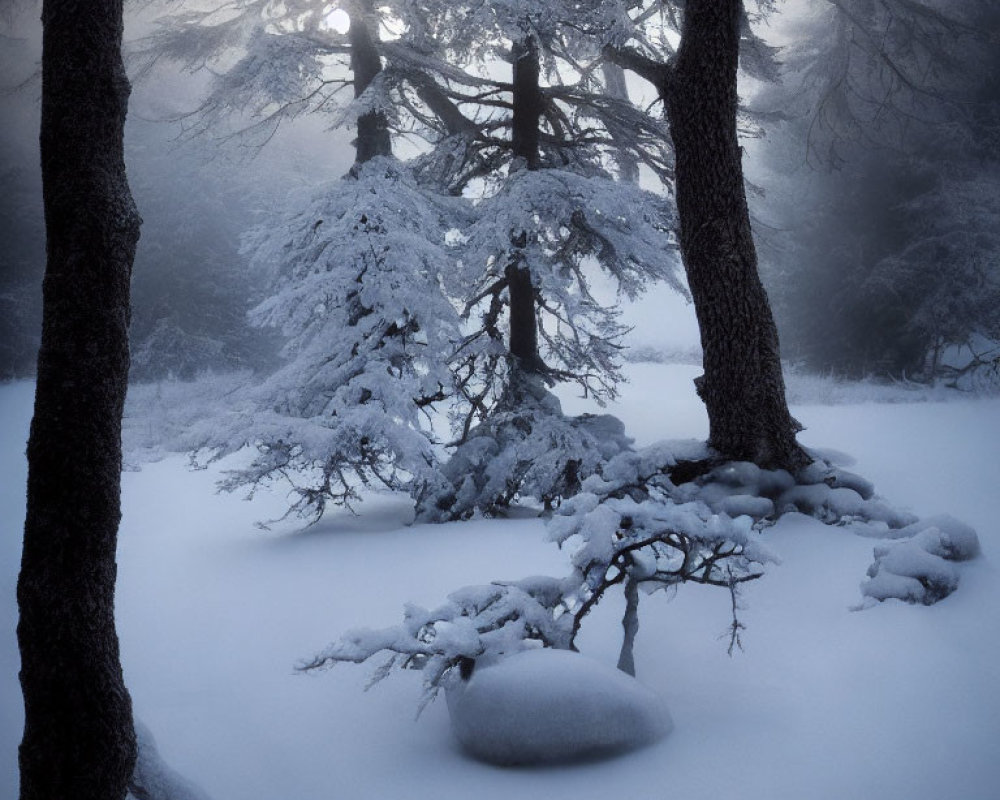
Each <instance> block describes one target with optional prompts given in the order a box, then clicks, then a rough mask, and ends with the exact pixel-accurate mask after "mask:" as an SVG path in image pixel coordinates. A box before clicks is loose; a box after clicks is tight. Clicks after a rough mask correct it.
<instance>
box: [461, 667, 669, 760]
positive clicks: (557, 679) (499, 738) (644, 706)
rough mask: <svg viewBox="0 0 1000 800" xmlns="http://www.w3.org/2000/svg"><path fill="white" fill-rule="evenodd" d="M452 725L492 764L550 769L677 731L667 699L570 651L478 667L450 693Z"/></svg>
mask: <svg viewBox="0 0 1000 800" xmlns="http://www.w3.org/2000/svg"><path fill="white" fill-rule="evenodd" d="M447 699H448V712H449V714H450V716H451V726H452V730H453V731H454V733H455V736H456V737H457V738H458V741H459V742H460V743H461V744H462V746H463V747H464V748H465V750H466V751H468V752H469V753H470V754H471V755H473V756H474V757H476V758H478V759H481V760H483V761H486V762H489V763H491V764H499V765H513V764H547V763H558V762H565V761H574V760H579V759H587V758H600V757H605V756H610V755H615V754H618V753H622V752H625V751H627V750H632V749H635V748H638V747H642V746H644V745H647V744H651V743H652V742H655V741H657V740H658V739H660V738H662V737H663V736H665V735H666V734H667V733H669V732H670V730H671V728H672V727H673V722H672V720H671V718H670V713H669V711H668V710H667V708H666V705H665V704H664V702H663V700H662V699H661V698H660V697H659V696H658V695H656V694H655V693H653V692H652V691H651V690H650V689H647V688H646V687H645V686H643V685H642V684H641V683H639V682H638V681H636V680H635V679H634V678H632V677H630V676H628V675H626V674H625V673H624V672H621V671H619V670H617V669H614V668H613V667H610V666H608V665H606V664H602V663H600V662H597V661H594V660H592V659H590V658H587V657H585V656H581V655H580V654H579V653H574V652H571V651H568V650H554V649H549V648H546V649H536V650H526V651H523V652H520V653H516V654H515V655H512V656H508V657H505V658H501V659H500V660H499V661H497V662H496V663H494V664H491V665H488V666H478V667H477V668H476V669H475V671H474V672H473V673H472V676H471V677H470V678H469V679H468V680H462V681H456V682H455V683H454V684H453V685H451V686H450V687H449V688H448V690H447Z"/></svg>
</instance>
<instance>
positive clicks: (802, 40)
mask: <svg viewBox="0 0 1000 800" xmlns="http://www.w3.org/2000/svg"><path fill="white" fill-rule="evenodd" d="M28 5H29V6H30V4H28ZM969 8H973V9H974V8H975V4H969ZM156 9H157V6H156V4H143V5H142V6H140V7H138V10H137V11H135V12H134V13H131V14H130V15H129V17H128V24H127V29H126V40H127V41H130V42H135V41H137V40H139V39H140V38H141V37H142V36H145V35H148V34H150V33H152V32H154V31H155V30H156V27H155V24H154V22H155V13H156ZM828 11H829V5H828V4H827V3H825V2H822V0H816V1H815V2H802V3H796V4H789V5H787V6H785V7H784V8H783V9H782V12H781V13H779V14H777V15H775V16H774V17H772V18H771V19H770V21H769V23H768V24H767V25H766V26H764V27H763V28H762V30H763V33H764V35H765V37H766V38H767V39H768V40H769V41H771V42H772V43H774V44H776V45H780V46H781V47H782V48H783V50H782V51H781V53H780V56H779V57H780V58H781V59H782V61H783V62H784V64H785V77H784V80H783V82H782V83H781V84H778V85H768V84H765V83H761V82H760V81H757V80H751V79H747V80H745V81H744V83H743V85H742V86H743V89H742V91H743V94H744V100H745V101H746V102H747V105H748V108H749V109H751V110H756V111H758V112H761V113H762V115H763V116H761V117H760V118H759V119H760V120H763V121H762V122H759V121H758V122H754V125H760V126H762V127H761V129H760V132H761V133H763V134H764V136H763V138H759V139H754V138H748V139H746V140H745V145H746V150H745V152H746V164H745V166H746V169H747V174H748V176H749V177H750V179H751V182H752V184H753V190H752V191H751V193H750V202H751V206H752V212H753V215H754V218H755V223H756V226H757V228H756V233H757V236H758V245H759V256H760V261H761V272H762V275H763V277H764V280H765V283H766V284H767V285H768V289H769V292H770V294H771V297H772V303H773V305H774V308H775V313H776V316H777V321H778V324H779V328H780V333H781V336H782V341H783V348H784V354H785V356H786V357H787V358H789V359H790V360H791V361H793V362H794V363H796V364H799V365H801V366H804V367H806V368H810V369H815V370H819V371H831V370H832V371H834V372H837V373H843V374H848V375H852V376H855V377H860V376H867V375H873V376H884V377H897V378H898V377H900V376H902V375H904V374H905V375H907V376H909V377H913V376H919V375H923V376H924V377H926V378H928V379H929V378H931V377H933V375H932V374H931V373H932V372H934V371H935V370H937V369H938V368H939V367H940V365H941V364H942V363H944V362H946V361H947V359H948V358H949V356H948V353H952V354H954V353H956V352H958V350H959V349H961V347H962V346H963V345H968V343H969V342H973V341H975V342H979V343H980V345H977V346H976V347H977V348H978V349H977V350H976V352H979V353H985V354H987V360H988V358H989V353H991V352H993V351H992V350H991V348H992V347H993V343H994V342H995V340H996V339H997V338H998V337H1000V312H997V311H996V310H995V309H996V308H998V307H1000V302H997V300H998V299H1000V278H998V275H997V273H998V271H1000V270H998V267H997V256H996V253H997V250H998V249H1000V245H998V241H997V234H996V233H995V231H996V230H997V228H998V227H1000V226H998V221H1000V209H998V207H997V203H996V202H995V201H994V199H993V198H994V197H995V196H996V195H997V194H998V191H997V187H998V186H1000V157H998V155H997V153H998V152H1000V147H998V145H997V142H998V138H997V130H998V129H1000V124H998V119H1000V114H998V112H997V108H998V106H1000V83H998V80H997V78H996V75H997V74H998V72H1000V69H998V66H1000V65H998V63H997V60H996V54H995V52H994V51H991V50H990V49H989V48H988V47H986V48H984V47H983V45H982V44H981V43H980V40H978V39H974V38H971V39H970V40H969V44H968V47H967V48H965V52H963V54H962V58H959V59H957V60H956V61H955V63H954V64H952V65H951V67H952V72H950V73H948V75H946V76H945V78H943V79H941V80H939V81H937V83H935V84H934V86H933V87H931V88H933V93H931V92H929V93H928V94H927V96H926V97H924V98H922V99H921V101H920V103H919V106H915V105H913V104H914V103H915V102H916V101H914V100H913V99H912V98H908V97H906V96H905V95H904V93H902V92H896V93H895V94H893V95H892V97H891V102H890V101H889V100H887V101H886V104H885V105H886V107H887V108H888V107H890V106H891V107H892V109H894V110H893V113H895V114H897V116H900V117H902V116H907V115H910V114H911V112H913V115H912V116H913V119H912V120H910V121H909V122H908V123H907V126H906V133H905V136H903V135H902V134H901V133H900V129H899V126H898V124H897V122H898V120H895V121H894V120H889V121H886V118H887V117H889V116H891V115H890V112H889V111H886V110H885V109H879V110H878V112H877V114H873V112H872V109H871V108H870V107H869V106H870V103H867V101H866V100H864V99H863V91H862V89H861V88H858V87H855V93H854V95H853V96H845V99H844V101H843V102H844V104H845V105H844V108H845V109H847V111H845V112H844V113H848V112H849V114H851V115H854V117H855V118H852V119H850V120H846V119H839V120H837V121H836V122H832V121H831V118H830V117H829V113H830V112H829V109H824V108H823V107H822V104H819V105H817V101H816V97H817V95H822V92H823V91H828V90H829V87H830V80H831V79H830V78H829V75H827V74H826V73H825V72H824V70H826V71H827V72H829V70H831V69H832V67H831V66H830V64H839V63H840V61H838V60H837V59H838V56H837V55H836V52H835V51H836V47H837V44H836V36H834V35H830V36H825V37H824V34H823V32H824V31H827V30H828V29H829V30H832V29H830V28H829V18H828V16H826V14H827V12H828ZM977 13H978V17H976V18H977V19H979V20H981V21H982V25H983V26H984V27H985V29H987V30H989V28H990V27H991V26H992V28H993V29H994V30H995V29H996V22H997V17H996V12H995V11H993V12H990V11H989V10H984V11H982V12H977ZM817 39H818V40H819V41H821V42H824V44H823V45H822V46H819V47H818V49H819V51H821V52H820V54H819V56H816V51H817V47H812V48H810V45H809V42H815V41H817ZM823 47H826V48H827V50H828V51H829V52H828V53H826V55H824V53H823V52H822V51H823ZM39 55H40V24H39V22H38V19H37V14H34V13H31V12H30V10H25V11H24V12H23V13H22V14H20V15H17V16H15V17H13V19H12V21H10V22H9V24H8V26H7V28H6V33H4V35H3V36H2V38H0V74H2V75H3V76H4V77H3V79H2V89H3V91H2V92H0V117H2V120H3V125H2V130H0V175H2V176H3V183H4V191H3V194H2V197H0V232H2V234H3V237H4V241H5V243H6V246H5V249H4V252H3V253H2V254H0V376H3V377H15V376H23V375H30V374H31V373H32V371H33V368H34V353H35V349H36V348H37V344H38V335H39V334H38V331H39V327H40V283H41V275H42V271H43V268H44V229H43V225H42V210H41V191H40V179H39V170H38V167H37V164H38V152H37V128H38V96H39V79H38V74H37V62H38V58H39ZM807 57H814V58H817V59H818V60H816V61H815V62H814V63H810V64H807V65H804V60H805V59H807ZM852 57H853V58H854V59H855V61H856V62H857V63H853V64H848V65H847V66H846V67H844V69H854V70H856V71H857V72H858V73H859V74H860V73H862V72H864V70H865V69H868V70H869V71H870V70H871V69H872V63H873V62H871V58H872V55H871V54H870V53H869V54H867V56H866V55H865V54H863V53H862V54H860V55H859V54H857V53H855V54H854V55H853V56H852ZM928 57H929V56H928ZM824 58H826V61H824V60H823V59H824ZM865 58H867V59H868V60H867V61H866V60H865ZM130 63H131V64H132V67H133V71H138V72H140V73H141V74H139V75H137V77H136V79H135V81H134V90H133V95H132V98H131V102H130V111H129V119H128V124H127V128H126V139H127V142H126V147H127V152H126V159H127V165H128V169H129V175H130V183H131V185H132V190H133V194H134V195H135V198H136V201H137V204H138V207H139V209H140V213H141V215H142V217H143V220H144V223H143V228H142V238H141V241H140V244H139V248H138V252H137V255H136V261H135V267H134V281H133V304H134V311H133V328H132V350H133V357H134V364H133V378H134V379H136V380H149V379H155V378H158V377H165V376H170V375H172V376H176V377H191V376H193V375H195V374H197V373H199V372H201V371H204V370H215V371H220V370H222V371H224V370H230V369H240V368H247V367H250V368H259V369H266V368H268V367H269V366H270V365H273V364H274V359H275V353H276V351H277V347H278V344H279V342H278V339H277V338H276V337H275V336H274V335H272V334H271V333H268V332H262V331H259V330H254V329H252V328H250V327H249V326H248V325H247V323H246V321H245V312H246V310H247V308H248V307H249V306H250V305H251V304H252V303H253V302H254V301H256V300H259V299H261V295H262V293H263V292H265V291H266V289H265V288H264V285H263V283H262V282H261V280H260V276H255V275H252V274H249V273H248V272H247V269H246V263H247V254H246V253H241V251H240V242H241V237H242V236H243V234H245V233H246V231H247V230H249V229H251V228H252V227H254V226H255V225H260V224H268V221H269V220H273V219H277V218H278V217H280V216H281V215H282V214H287V213H289V211H290V210H291V209H289V208H288V207H287V205H286V203H285V199H286V197H287V196H288V194H289V192H291V191H294V190H296V189H305V188H311V187H316V186H320V185H322V184H323V183H324V182H326V181H333V180H336V179H337V178H338V177H340V176H342V175H343V174H344V173H346V172H347V170H348V169H349V168H350V166H351V162H352V159H353V148H352V138H353V135H354V134H353V128H352V127H351V126H350V125H346V126H342V127H339V128H336V129H331V121H332V118H333V115H331V114H320V113H314V114H305V115H302V116H299V117H297V118H295V119H293V120H286V121H284V122H282V124H281V125H280V126H279V127H278V128H277V130H276V132H274V134H273V136H272V137H271V138H269V140H268V141H267V144H266V145H265V146H263V147H260V148H258V147H255V146H251V145H250V144H248V142H247V141H245V140H244V139H242V138H240V137H239V136H232V134H233V133H234V131H238V130H239V128H240V125H241V124H245V123H246V122H247V118H246V117H245V116H244V117H240V116H239V115H235V116H232V117H230V118H229V119H228V121H227V122H226V124H225V125H221V124H220V125H217V126H214V127H209V128H208V129H206V130H203V131H200V132H199V131H198V130H197V128H198V125H199V124H200V122H201V120H202V119H203V117H201V116H199V115H198V114H193V115H192V114H191V112H192V111H194V110H196V109H197V108H198V106H199V104H200V103H201V102H202V101H203V99H204V98H205V96H206V94H205V93H206V87H207V86H208V85H209V82H210V81H211V80H212V77H213V76H212V74H211V72H210V71H208V70H205V69H200V70H199V69H194V70H191V69H188V70H185V69H183V68H182V65H180V64H179V62H171V61H170V60H169V59H164V60H161V61H158V62H157V63H156V65H155V67H153V68H152V69H150V70H149V71H143V70H139V67H140V66H141V64H142V61H141V59H134V60H133V61H131V62H130ZM629 86H630V91H631V93H632V94H633V97H634V98H636V99H637V100H640V101H643V102H645V101H648V100H650V98H649V97H648V94H649V92H648V89H643V88H641V87H642V82H641V81H639V80H637V79H635V78H631V79H630V83H629ZM643 92H645V93H646V94H645V96H644V95H643ZM887 97H888V95H887ZM858 98H862V99H860V100H859V99H858ZM779 110H780V111H781V112H782V113H781V114H779V115H776V114H775V113H774V112H776V111H779ZM823 114H827V116H826V117H823V116H822V115H823ZM776 116H780V117H783V119H776ZM749 118H750V119H752V118H753V115H752V114H751V115H750V117H749ZM395 148H396V151H397V153H398V154H400V155H401V157H407V156H410V155H413V154H416V153H418V152H419V151H420V149H421V145H420V142H419V139H418V138H417V137H413V136H403V137H401V138H399V139H398V141H397V142H396V144H395ZM758 190H759V191H758ZM970 207H971V209H970ZM595 282H596V292H597V295H598V297H599V298H600V299H601V300H602V301H603V302H606V303H613V302H622V303H623V308H624V316H623V320H624V321H625V322H626V324H628V325H629V326H631V327H632V329H633V330H632V331H631V333H630V334H629V335H628V337H627V339H626V342H627V343H628V344H629V345H630V346H631V348H632V349H631V351H630V352H629V353H627V354H626V358H631V359H644V358H653V359H659V360H662V359H664V358H667V359H679V360H682V361H694V362H696V361H697V360H698V358H699V337H698V332H697V325H696V321H695V319H694V313H693V309H692V307H691V306H690V304H689V303H688V302H687V301H686V300H685V299H684V298H683V297H682V296H680V295H678V294H677V293H676V292H675V291H674V290H672V289H670V288H669V287H665V286H651V287H649V289H648V291H647V293H646V294H645V296H644V297H642V298H641V299H640V300H638V301H637V302H635V303H631V302H628V301H623V300H621V298H617V297H616V296H615V293H614V290H613V288H612V287H611V284H610V283H609V282H607V281H602V280H601V279H600V278H599V277H598V278H596V279H595ZM963 352H965V353H966V356H963V357H961V358H959V360H961V359H962V358H965V359H966V361H967V360H968V358H969V357H971V356H970V355H969V353H970V352H971V351H968V349H967V348H966V350H965V351H963ZM953 360H954V359H953Z"/></svg>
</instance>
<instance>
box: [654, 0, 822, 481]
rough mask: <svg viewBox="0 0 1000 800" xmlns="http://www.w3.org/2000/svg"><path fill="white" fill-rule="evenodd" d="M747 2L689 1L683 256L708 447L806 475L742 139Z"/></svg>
mask: <svg viewBox="0 0 1000 800" xmlns="http://www.w3.org/2000/svg"><path fill="white" fill-rule="evenodd" d="M741 14H742V3H741V2H740V0H688V3H687V5H686V7H685V15H684V26H683V31H682V37H681V45H680V49H679V51H678V53H677V57H676V61H675V64H674V69H673V71H672V75H671V80H670V82H669V85H668V87H667V91H666V92H665V100H666V103H667V112H668V116H669V121H670V132H671V136H672V138H673V143H674V152H675V158H676V194H677V209H678V214H679V217H680V228H681V230H680V241H681V254H682V256H683V259H684V266H685V269H686V271H687V277H688V284H689V286H690V288H691V294H692V296H693V299H694V306H695V312H696V314H697V316H698V325H699V328H700V329H701V343H702V348H703V350H704V368H705V374H704V375H703V376H702V378H700V379H699V381H698V393H699V395H700V396H701V398H702V400H703V401H704V402H705V406H706V408H707V410H708V419H709V443H710V444H711V445H712V446H713V447H714V448H715V449H716V450H718V451H719V452H720V453H722V454H723V455H724V456H725V457H728V458H734V459H740V460H747V461H753V462H755V463H757V464H759V465H761V466H764V467H782V468H786V469H790V470H795V469H798V468H799V467H800V466H801V465H802V464H803V463H804V461H805V460H806V457H805V455H804V454H803V452H802V450H801V449H800V448H799V446H798V444H797V443H796V441H795V432H796V430H797V428H798V426H797V425H796V423H795V421H794V420H793V419H792V417H791V415H790V414H789V412H788V406H787V404H786V401H785V385H784V378H783V377H782V373H781V361H780V358H779V350H778V334H777V330H776V328H775V325H774V319H773V317H772V315H771V307H770V303H769V302H768V299H767V295H766V293H765V291H764V287H763V286H762V284H761V282H760V278H759V276H758V273H757V255H756V251H755V249H754V243H753V238H752V236H751V233H750V215H749V212H748V210H747V203H746V194H745V189H744V185H743V167H742V162H741V157H742V152H741V148H740V146H739V141H738V139H737V134H736V110H737V93H736V70H737V66H738V59H739V41H740V38H739V37H740V16H741Z"/></svg>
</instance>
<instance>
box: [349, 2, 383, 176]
mask: <svg viewBox="0 0 1000 800" xmlns="http://www.w3.org/2000/svg"><path fill="white" fill-rule="evenodd" d="M359 6H361V7H359V8H354V9H353V10H352V11H351V13H350V20H351V28H350V31H349V33H348V36H349V39H350V43H351V72H352V73H353V80H354V96H355V97H360V96H361V93H362V92H364V90H365V89H367V88H368V87H369V86H371V83H372V81H374V80H375V78H376V77H377V76H378V74H379V73H380V72H381V71H382V58H381V56H380V55H379V52H378V47H377V44H376V43H377V37H378V20H377V19H376V18H375V12H374V8H373V4H372V3H371V1H370V0H366V1H365V2H364V3H361V4H359ZM354 149H355V156H354V160H355V161H356V162H357V163H358V164H364V163H365V162H366V161H369V160H370V159H372V158H375V157H376V156H391V155H392V140H391V138H390V136H389V123H388V121H387V120H386V118H385V114H380V113H378V112H370V113H368V114H362V115H361V116H360V117H358V138H357V139H356V140H355V142H354Z"/></svg>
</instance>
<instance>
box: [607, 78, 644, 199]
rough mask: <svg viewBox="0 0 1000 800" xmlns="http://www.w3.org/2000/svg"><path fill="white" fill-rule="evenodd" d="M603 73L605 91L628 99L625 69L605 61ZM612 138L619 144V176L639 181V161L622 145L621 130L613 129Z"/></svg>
mask: <svg viewBox="0 0 1000 800" xmlns="http://www.w3.org/2000/svg"><path fill="white" fill-rule="evenodd" d="M601 73H602V74H603V76H604V86H605V91H606V92H607V93H608V96H609V97H613V98H615V99H616V100H626V101H627V100H628V99H629V98H628V83H626V81H625V70H624V69H622V67H621V66H619V65H618V64H615V63H614V62H613V61H604V62H603V63H602V64H601ZM611 138H612V139H613V140H614V141H615V143H616V144H618V145H619V147H618V150H617V151H616V152H615V154H614V159H615V162H616V163H617V164H618V177H619V178H620V179H621V180H622V181H624V182H625V183H634V184H638V183H639V162H638V160H637V159H636V158H635V156H634V155H633V154H632V153H630V152H628V150H627V149H626V148H625V147H623V146H621V144H620V143H619V140H620V139H621V138H623V132H622V131H620V130H613V131H611Z"/></svg>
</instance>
